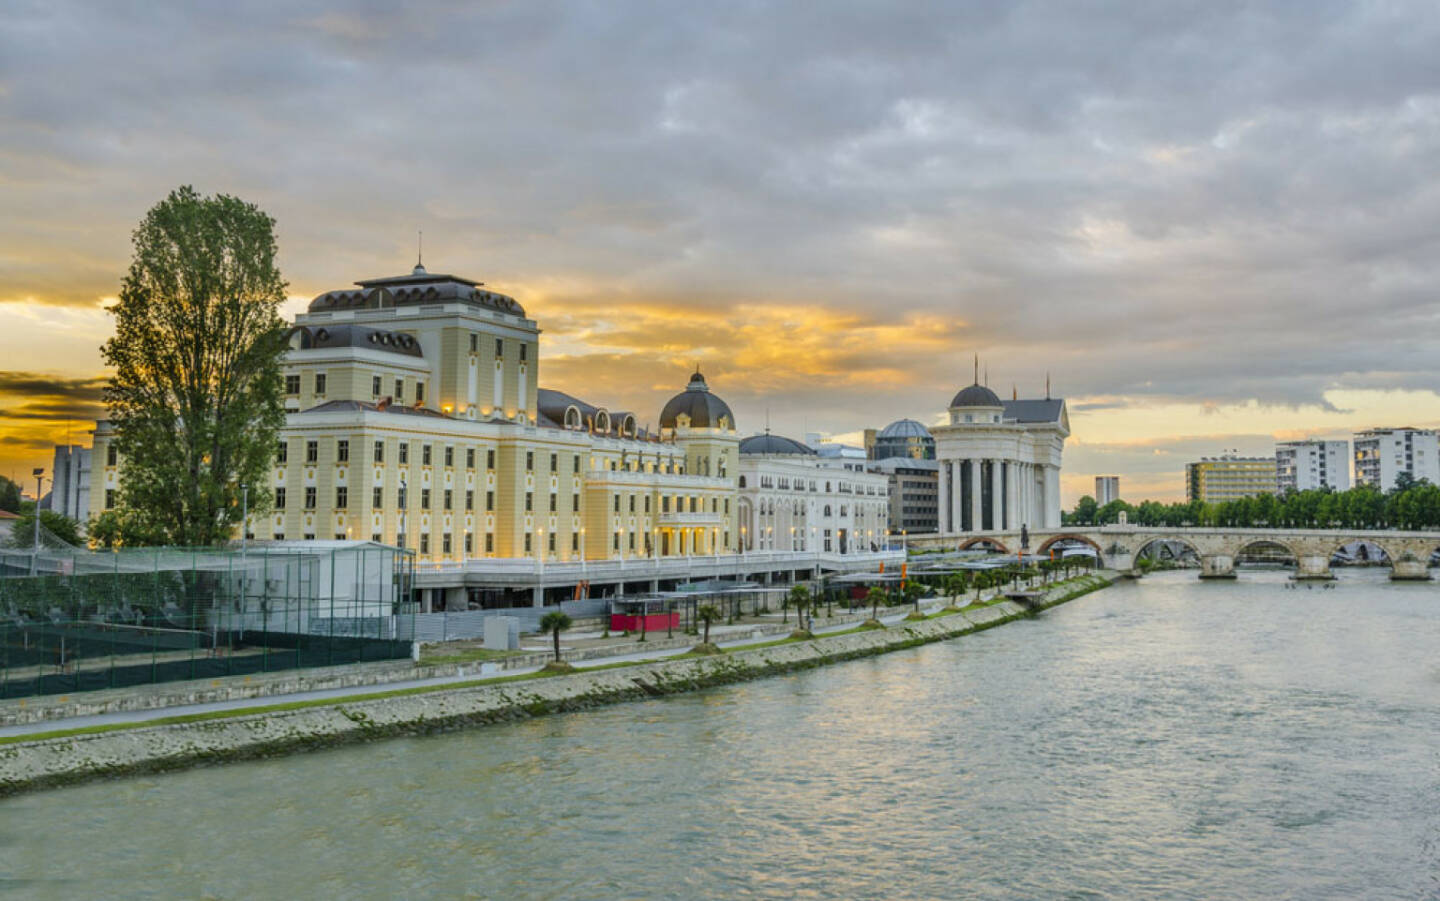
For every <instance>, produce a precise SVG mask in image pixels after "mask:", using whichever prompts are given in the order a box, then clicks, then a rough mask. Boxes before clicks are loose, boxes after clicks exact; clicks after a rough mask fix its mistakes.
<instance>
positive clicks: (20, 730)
mask: <svg viewBox="0 0 1440 901" xmlns="http://www.w3.org/2000/svg"><path fill="white" fill-rule="evenodd" d="M942 605H943V601H937V600H936V599H934V598H930V599H927V600H924V601H921V608H920V609H921V611H922V612H925V613H933V612H935V611H936V610H939V609H940V607H941V606H942ZM910 610H911V608H909V607H903V608H891V611H890V612H889V613H884V614H882V615H881V617H880V621H881V622H883V623H885V624H886V625H887V626H888V625H893V624H895V623H898V622H900V621H902V620H904V619H905V617H906V616H907V615H908V614H909V613H910ZM855 626H856V623H854V622H843V623H837V624H834V625H829V626H816V627H815V630H814V631H815V634H817V635H822V634H827V633H830V632H840V631H844V630H846V629H853V628H855ZM722 629H724V631H725V632H728V633H730V634H732V635H733V634H735V633H736V632H737V631H743V629H744V627H714V628H712V629H711V638H713V639H717V641H716V643H717V644H718V645H720V646H721V647H725V648H739V647H745V646H747V645H752V644H763V643H765V642H768V641H776V640H777V639H780V638H783V637H784V636H783V635H778V636H777V635H775V634H769V635H760V636H759V637H755V636H753V635H746V636H743V637H736V638H729V639H727V638H725V637H724V635H723V634H722ZM697 643H698V638H697ZM691 646H693V645H687V646H686V647H681V648H672V649H667V650H656V651H643V650H642V651H635V652H631V653H627V654H617V655H613V656H608V657H599V658H595V659H592V660H584V661H577V662H575V664H574V666H575V668H576V669H588V668H590V667H595V666H608V665H610V664H615V663H635V662H639V661H644V660H659V659H662V658H665V657H674V656H678V655H680V654H684V653H686V652H688V651H689V650H690V647H691ZM539 670H540V667H539V666H531V667H525V668H517V669H509V670H504V671H503V672H502V671H501V670H500V669H499V668H498V667H497V668H496V669H495V671H494V672H493V673H491V672H485V671H484V670H482V672H481V673H480V674H473V673H472V674H467V675H459V676H441V677H437V678H432V679H411V680H406V681H401V682H386V683H383V684H379V685H369V686H363V687H347V688H331V689H323V690H318V691H302V692H294V693H292V694H282V695H267V696H265V697H260V698H243V699H239V700H233V701H212V702H209V703H205V704H189V705H185V706H180V707H161V708H157V709H153V710H125V711H117V712H115V713H103V714H97V715H94V716H77V717H70V718H68V719H56V720H45V721H42V722H35V723H23V724H19V725H11V726H0V737H7V738H8V737H13V736H21V735H36V734H42V733H49V732H57V731H62V730H66V729H82V728H86V727H89V726H105V725H116V724H129V723H146V722H150V721H153V720H159V719H165V718H167V717H172V716H188V715H191V714H197V713H212V712H217V711H224V710H243V709H246V708H252V707H272V706H275V705H277V704H290V703H294V702H297V701H320V700H325V699H327V698H346V697H363V696H365V695H374V694H381V693H384V692H388V691H395V690H399V689H406V688H422V687H429V686H439V685H451V684H455V683H460V682H474V681H476V680H477V679H488V678H494V677H497V676H518V675H524V674H526V673H534V672H537V671H539Z"/></svg>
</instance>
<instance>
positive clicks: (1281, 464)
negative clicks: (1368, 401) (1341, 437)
mask: <svg viewBox="0 0 1440 901" xmlns="http://www.w3.org/2000/svg"><path fill="white" fill-rule="evenodd" d="M1349 461H1350V442H1348V441H1321V440H1318V439H1311V440H1307V441H1282V442H1280V443H1279V444H1276V445H1275V483H1276V487H1277V488H1278V489H1279V491H1280V493H1281V494H1284V493H1285V492H1287V491H1310V490H1312V489H1317V488H1329V489H1332V490H1334V491H1344V490H1346V489H1347V488H1349V487H1350V462H1349Z"/></svg>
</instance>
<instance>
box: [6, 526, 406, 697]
mask: <svg viewBox="0 0 1440 901" xmlns="http://www.w3.org/2000/svg"><path fill="white" fill-rule="evenodd" d="M413 577H414V556H413V553H411V552H408V551H404V550H401V549H399V548H393V547H388V546H385V545H380V544H373V543H370V542H348V541H335V542H324V541H321V542H315V541H309V542H304V543H303V545H300V544H283V543H274V544H271V543H252V544H250V545H249V546H248V547H245V548H240V549H233V550H232V549H227V550H217V549H214V548H204V549H184V548H137V549H127V550H119V551H98V552H95V551H87V550H83V549H52V548H41V549H39V550H38V551H36V550H31V549H26V550H12V549H0V698H17V697H28V696H34V695H52V694H68V693H71V692H80V691H94V690H97V689H105V688H120V687H125V686H133V685H143V684H149V683H158V682H173V681H181V680H187V679H206V678H214V677H219V676H234V675H244V674H249V673H259V672H269V671H274V670H285V669H296V668H303V667H317V666H337V665H340V664H346V663H358V662H363V661H376V660H393V659H399V658H404V657H408V656H409V655H410V641H411V637H412V636H413V635H414V633H415V626H414V616H415V606H414V605H413V604H412V603H411V602H410V598H411V586H412V585H413Z"/></svg>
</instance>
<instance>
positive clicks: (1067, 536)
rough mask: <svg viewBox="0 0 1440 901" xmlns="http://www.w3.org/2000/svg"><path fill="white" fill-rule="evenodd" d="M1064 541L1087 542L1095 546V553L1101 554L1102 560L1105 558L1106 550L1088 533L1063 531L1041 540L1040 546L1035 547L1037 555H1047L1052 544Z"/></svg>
mask: <svg viewBox="0 0 1440 901" xmlns="http://www.w3.org/2000/svg"><path fill="white" fill-rule="evenodd" d="M1062 541H1078V542H1080V543H1081V544H1087V545H1089V546H1090V547H1092V548H1094V550H1095V553H1096V554H1097V555H1098V556H1099V558H1100V559H1101V560H1104V559H1105V550H1104V549H1103V548H1101V547H1100V545H1099V544H1097V543H1096V541H1095V539H1093V538H1091V537H1090V536H1088V535H1082V534H1079V533H1075V532H1062V533H1060V534H1059V535H1051V536H1050V537H1049V538H1046V539H1045V540H1044V541H1042V542H1040V546H1039V547H1037V548H1036V549H1035V556H1037V557H1044V556H1046V555H1047V554H1049V553H1050V548H1051V547H1052V546H1054V545H1056V544H1058V543H1060V542H1062Z"/></svg>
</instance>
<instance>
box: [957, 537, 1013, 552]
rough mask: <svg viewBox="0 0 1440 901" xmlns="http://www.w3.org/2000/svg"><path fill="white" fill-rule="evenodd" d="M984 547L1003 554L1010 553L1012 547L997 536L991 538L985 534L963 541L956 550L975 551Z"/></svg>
mask: <svg viewBox="0 0 1440 901" xmlns="http://www.w3.org/2000/svg"><path fill="white" fill-rule="evenodd" d="M982 547H983V548H985V549H987V550H991V551H996V552H998V553H1001V554H1008V553H1010V549H1009V548H1007V547H1006V546H1005V543H1004V542H1002V541H1000V540H999V539H997V538H989V537H985V536H981V537H977V538H971V539H970V540H968V541H962V542H960V544H959V545H957V546H956V548H955V550H957V551H973V550H976V549H978V548H982Z"/></svg>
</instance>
